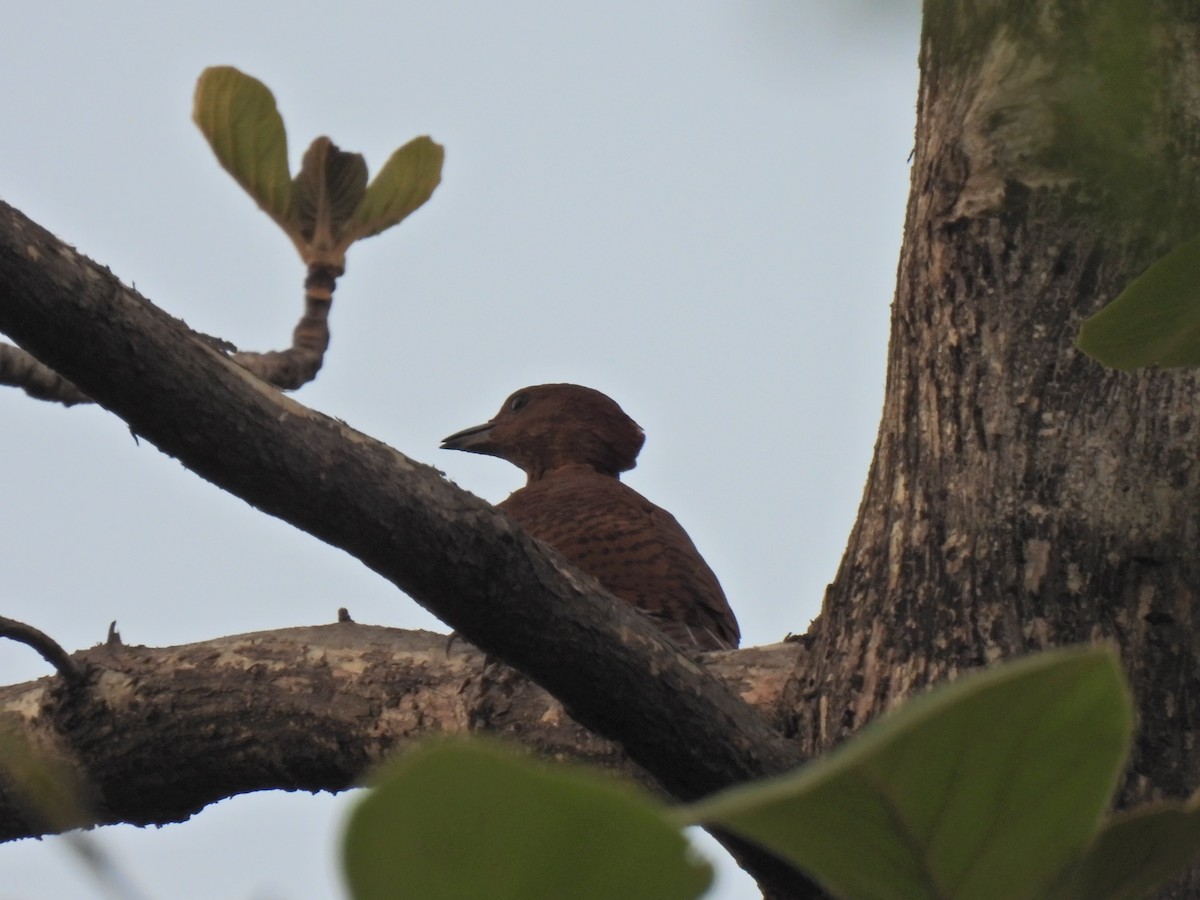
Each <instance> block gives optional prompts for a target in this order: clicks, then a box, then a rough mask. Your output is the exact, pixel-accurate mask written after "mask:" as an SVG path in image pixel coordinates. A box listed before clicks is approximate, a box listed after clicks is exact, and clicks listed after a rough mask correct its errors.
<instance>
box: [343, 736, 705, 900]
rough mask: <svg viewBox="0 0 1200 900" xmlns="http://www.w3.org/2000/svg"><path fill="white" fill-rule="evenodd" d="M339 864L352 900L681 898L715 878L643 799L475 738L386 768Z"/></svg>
mask: <svg viewBox="0 0 1200 900" xmlns="http://www.w3.org/2000/svg"><path fill="white" fill-rule="evenodd" d="M343 862H344V866H345V871H346V876H347V879H348V881H349V884H350V887H351V892H352V895H353V897H355V898H357V900H375V898H379V900H384V898H386V900H392V898H396V897H413V898H418V897H419V898H422V900H478V898H480V897H487V898H489V900H508V898H511V900H529V898H535V897H571V898H574V900H590V898H595V900H601V898H603V900H610V898H613V897H621V898H630V900H638V898H646V900H651V898H654V900H658V898H667V900H670V898H679V900H685V898H688V900H690V898H695V897H698V896H699V895H700V894H701V892H703V891H704V889H705V888H706V887H707V886H708V884H709V882H710V881H711V877H712V872H711V868H710V867H709V866H708V865H707V864H706V863H703V862H701V861H697V860H694V859H692V858H691V856H690V855H689V851H688V846H687V841H686V839H685V838H684V836H683V835H682V834H681V832H680V831H679V829H678V828H677V827H675V826H674V825H672V824H670V823H669V822H668V821H667V819H666V817H665V814H664V813H663V812H662V811H661V809H660V807H658V806H657V805H656V804H655V803H654V802H653V801H652V800H650V799H649V798H647V797H645V796H643V795H642V794H640V793H637V792H635V791H634V790H632V789H631V788H629V787H627V786H625V785H622V784H620V783H618V782H614V781H612V780H611V779H605V778H601V777H599V776H597V775H596V774H593V773H590V772H583V771H580V770H575V769H568V768H566V767H557V766H556V767H554V768H549V767H546V766H543V765H540V764H537V763H535V762H533V761H531V760H529V759H527V758H521V757H517V756H516V755H514V754H513V753H511V752H508V751H503V750H501V749H500V748H498V747H495V746H491V745H487V744H483V743H482V742H470V743H467V742H445V743H438V744H433V745H426V746H424V747H421V748H418V749H417V750H414V751H412V752H410V753H407V754H405V755H404V756H402V757H401V758H399V759H398V760H396V761H395V762H394V763H393V764H391V765H390V767H388V768H387V769H386V770H385V772H384V774H383V777H382V780H381V781H380V782H379V783H378V784H377V786H376V787H375V788H374V789H372V790H371V791H370V792H369V793H368V794H367V795H366V796H365V797H364V799H363V800H362V802H360V803H359V804H358V806H357V807H356V808H355V810H354V812H353V813H352V815H351V818H350V821H349V825H348V827H347V831H346V837H345V844H344V857H343Z"/></svg>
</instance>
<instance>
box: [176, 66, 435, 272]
mask: <svg viewBox="0 0 1200 900" xmlns="http://www.w3.org/2000/svg"><path fill="white" fill-rule="evenodd" d="M192 118H193V119H194V120H195V122H196V125H197V126H198V127H199V128H200V130H201V132H203V134H204V137H205V138H206V139H207V140H208V143H209V146H211V147H212V150H213V153H215V154H216V157H217V160H218V161H219V162H220V163H221V165H222V166H223V167H224V168H225V170H226V171H227V172H229V174H230V175H232V176H233V177H234V179H235V180H236V181H237V183H238V184H240V185H241V186H242V187H243V188H244V189H245V191H246V193H248V194H249V195H250V196H251V197H253V198H254V201H255V202H256V203H257V204H258V205H259V207H260V208H261V209H262V210H263V212H265V213H266V214H267V215H269V216H270V217H271V218H272V219H274V220H275V223H276V224H277V225H278V226H279V227H280V228H282V229H283V231H284V232H285V233H286V234H287V236H288V237H289V238H291V240H292V243H294V244H295V245H296V250H297V251H299V253H300V257H301V258H302V259H303V260H304V262H305V263H306V264H307V265H309V266H314V265H317V266H326V267H331V268H334V269H336V270H337V271H344V270H345V265H346V250H347V248H349V246H350V245H351V244H352V243H354V242H355V241H357V240H360V239H361V238H367V237H371V236H372V235H376V234H379V233H380V232H381V231H384V230H386V229H388V228H391V227H392V226H393V225H396V224H397V223H399V222H400V221H402V220H403V219H404V218H405V217H407V216H408V215H409V214H410V213H412V212H413V211H414V210H416V209H417V208H418V207H420V206H421V205H422V204H423V203H424V202H425V201H426V200H428V199H429V198H430V196H431V195H432V194H433V191H434V189H435V188H436V187H437V186H438V183H439V182H440V181H441V177H442V162H443V159H444V156H445V154H444V151H443V149H442V147H441V145H439V144H437V143H434V141H432V140H430V139H429V138H428V137H418V138H413V139H412V140H411V141H409V142H408V143H407V144H405V145H404V146H403V147H401V148H400V149H398V150H396V151H395V152H394V153H393V154H392V155H391V157H390V158H389V159H388V161H387V162H386V163H385V164H384V166H383V168H382V169H380V170H379V172H378V173H377V174H376V176H375V178H374V179H372V180H371V182H370V183H369V184H368V182H367V164H366V161H365V160H364V159H363V157H362V156H361V155H360V154H358V153H350V152H347V151H345V150H341V149H339V148H338V146H337V145H336V144H334V143H333V141H331V140H330V139H329V138H327V137H318V138H317V139H316V140H314V141H313V142H312V144H311V145H310V146H309V148H308V150H307V151H305V153H304V159H303V162H302V163H301V165H300V172H299V173H298V174H297V175H296V176H295V177H294V178H293V177H292V176H291V175H290V173H289V171H288V147H287V132H286V130H285V129H284V125H283V118H282V117H281V116H280V114H279V110H278V108H277V107H276V105H275V97H274V96H273V95H272V94H271V91H270V90H269V89H268V88H267V87H266V85H264V84H263V83H262V82H260V81H258V80H257V79H255V78H252V77H250V76H249V75H246V74H244V73H242V72H240V71H238V70H237V69H235V68H233V67H232V66H213V67H211V68H208V69H205V70H204V72H203V73H202V74H201V75H200V79H199V81H198V82H197V84H196V95H195V104H194V108H193V113H192Z"/></svg>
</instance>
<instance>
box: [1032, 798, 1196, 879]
mask: <svg viewBox="0 0 1200 900" xmlns="http://www.w3.org/2000/svg"><path fill="white" fill-rule="evenodd" d="M1197 856H1200V808H1198V803H1197V798H1196V797H1193V798H1192V799H1191V800H1189V801H1188V802H1187V803H1186V804H1185V803H1163V804H1157V805H1155V806H1151V807H1145V808H1143V809H1138V810H1134V811H1132V812H1127V813H1121V814H1119V815H1117V816H1114V817H1113V818H1112V820H1111V821H1109V822H1108V823H1107V824H1106V825H1105V826H1104V830H1103V831H1101V832H1100V835H1099V836H1098V837H1097V839H1096V841H1095V843H1093V844H1092V846H1091V847H1089V848H1088V851H1087V855H1086V856H1085V857H1084V859H1083V862H1082V863H1081V865H1080V867H1079V869H1078V870H1077V871H1076V872H1075V873H1074V877H1073V879H1072V880H1071V883H1070V885H1069V886H1066V887H1060V888H1058V889H1056V890H1055V891H1054V892H1053V895H1052V897H1053V900H1135V898H1138V897H1145V896H1147V895H1148V894H1150V893H1151V892H1152V891H1154V890H1156V889H1157V888H1160V887H1162V886H1163V885H1164V884H1166V883H1167V882H1168V881H1170V880H1171V879H1172V878H1174V877H1175V876H1177V875H1180V874H1182V873H1183V871H1184V870H1185V869H1186V868H1187V867H1188V866H1190V865H1191V864H1192V863H1194V862H1195V861H1196V857H1197Z"/></svg>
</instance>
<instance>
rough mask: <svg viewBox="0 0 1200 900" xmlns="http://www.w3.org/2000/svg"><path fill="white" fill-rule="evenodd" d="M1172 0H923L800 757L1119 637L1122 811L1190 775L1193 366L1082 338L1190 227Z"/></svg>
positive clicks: (1184, 84) (1191, 191) (1198, 578)
mask: <svg viewBox="0 0 1200 900" xmlns="http://www.w3.org/2000/svg"><path fill="white" fill-rule="evenodd" d="M1182 6H1183V5H1182V4H1174V3H1166V2H1162V3H1151V2H1147V0H1138V3H1137V4H1136V8H1135V6H1134V5H1127V4H1125V3H1124V2H1122V0H1113V2H1104V3H1080V2H1061V3H1056V2H1043V3H1037V4H1030V3H1021V4H1018V3H999V2H985V3H970V4H959V3H953V2H941V0H937V2H933V0H930V2H927V3H926V9H925V17H926V21H925V23H924V30H923V36H922V49H921V88H920V97H919V106H918V123H917V139H916V147H915V151H914V159H913V170H912V193H911V196H910V199H909V206H908V221H907V225H906V232H905V241H904V247H903V250H902V255H901V260H900V268H899V278H898V285H897V291H896V297H895V303H894V306H893V310H892V334H891V345H890V350H889V357H888V368H887V373H888V375H887V388H886V397H885V402H884V410H883V419H882V422H881V425H880V430H879V438H878V442H877V444H876V449H875V457H874V461H873V463H872V466H871V471H870V475H869V478H868V482H867V485H866V488H865V492H864V496H863V501H862V507H861V509H860V512H859V519H858V522H857V524H856V526H855V528H854V530H853V533H852V534H851V537H850V541H849V545H848V547H847V550H846V553H845V556H844V558H843V560H842V564H841V567H840V570H839V572H838V574H837V577H836V580H835V581H834V583H833V584H832V585H831V586H830V587H829V590H828V592H827V594H826V597H825V601H824V607H823V610H822V612H821V615H820V616H819V618H818V619H817V620H816V621H815V623H814V625H813V627H812V629H811V631H810V633H809V635H808V644H809V647H810V651H811V652H810V653H809V654H808V655H807V656H806V657H804V658H803V659H802V660H801V665H800V669H799V670H798V676H799V677H798V678H797V680H796V682H795V683H794V684H793V685H792V690H793V691H794V694H793V708H794V709H795V711H796V716H797V718H796V723H795V724H796V728H797V732H798V735H799V739H800V741H801V744H802V746H803V747H804V749H805V751H806V753H808V754H815V753H819V752H822V751H825V750H827V749H829V748H830V747H831V746H833V745H835V744H836V743H838V742H839V741H840V740H842V739H843V738H845V737H846V736H847V735H848V734H849V733H850V732H852V731H854V730H857V729H858V728H860V727H861V726H862V725H863V724H864V723H865V722H866V721H867V720H869V719H871V718H873V717H874V716H876V715H878V714H879V713H881V712H883V711H885V710H887V709H890V708H892V707H894V706H896V705H898V704H899V703H900V702H901V701H903V700H904V699H905V698H906V697H908V696H909V695H910V694H912V693H913V692H915V691H918V690H920V689H921V688H923V687H924V686H925V685H927V684H929V683H931V682H935V681H939V680H942V679H945V678H948V677H953V676H955V675H956V674H958V673H959V672H962V671H963V670H966V669H970V668H975V667H978V666H981V665H984V664H986V663H988V662H991V661H993V660H996V659H1000V658H1007V657H1013V656H1017V655H1020V654H1023V653H1028V652H1031V651H1034V650H1038V649H1041V648H1045V647H1050V646H1057V645H1063V644H1072V643H1078V642H1089V641H1112V642H1114V643H1115V644H1116V645H1118V646H1119V648H1120V650H1121V653H1122V656H1123V659H1124V661H1125V665H1126V667H1127V670H1128V673H1129V676H1130V679H1131V681H1132V683H1133V688H1134V693H1135V695H1136V702H1137V708H1138V712H1139V725H1138V733H1137V738H1136V744H1135V747H1134V750H1133V754H1132V757H1131V759H1130V763H1129V768H1128V770H1127V774H1126V776H1125V779H1124V781H1123V784H1122V787H1121V789H1120V796H1119V802H1120V803H1121V804H1122V805H1128V804H1133V803H1137V802H1142V801H1145V800H1149V799H1152V798H1156V797H1167V796H1170V797H1182V796H1186V795H1188V794H1190V793H1191V792H1192V791H1193V790H1194V789H1195V788H1196V787H1197V786H1198V785H1200V771H1198V770H1200V756H1198V754H1197V750H1196V747H1197V721H1198V720H1200V690H1197V687H1198V686H1200V685H1198V682H1197V678H1198V676H1200V660H1198V658H1197V650H1198V648H1200V633H1198V631H1197V622H1196V621H1195V617H1194V616H1193V607H1194V605H1195V602H1196V588H1197V586H1200V558H1198V557H1197V555H1196V552H1195V551H1196V546H1197V535H1198V534H1200V505H1198V504H1197V494H1198V489H1200V466H1197V448H1196V436H1197V434H1198V433H1200V422H1198V421H1197V398H1198V397H1200V391H1198V388H1200V379H1198V377H1197V375H1196V374H1195V373H1193V372H1191V371H1181V370H1175V371H1143V372H1138V373H1116V372H1113V371H1109V370H1106V369H1104V368H1102V367H1101V366H1100V365H1099V364H1097V363H1096V362H1094V361H1092V360H1091V359H1089V358H1088V357H1086V356H1084V355H1083V354H1082V353H1081V352H1080V351H1078V350H1076V349H1075V347H1074V345H1073V344H1074V340H1075V337H1076V334H1077V332H1078V329H1079V325H1080V322H1081V321H1082V319H1083V318H1085V317H1086V316H1088V315H1090V314H1091V313H1094V312H1095V311H1096V310H1098V309H1099V308H1101V307H1102V306H1103V305H1104V304H1105V303H1107V302H1108V301H1110V300H1112V299H1113V298H1114V297H1115V296H1116V295H1117V294H1118V293H1119V292H1120V291H1121V289H1122V288H1123V287H1124V286H1125V285H1126V284H1127V283H1128V282H1129V281H1131V280H1132V279H1133V278H1134V277H1135V276H1137V275H1138V274H1139V273H1140V272H1141V271H1142V270H1144V269H1145V267H1146V266H1147V265H1148V264H1150V263H1151V262H1152V261H1153V260H1154V259H1156V258H1157V257H1158V256H1160V255H1162V254H1164V253H1165V252H1166V251H1167V250H1169V249H1170V248H1171V247H1172V246H1173V245H1174V244H1175V243H1177V242H1178V241H1180V240H1181V239H1183V238H1186V237H1190V236H1191V234H1192V233H1194V231H1195V229H1196V225H1197V222H1198V221H1200V217H1198V216H1197V200H1198V199H1200V191H1197V187H1196V172H1195V165H1194V158H1192V157H1191V156H1190V155H1189V150H1190V149H1191V148H1194V147H1195V146H1196V145H1197V143H1198V142H1200V127H1198V125H1197V120H1196V117H1195V116H1196V108H1195V102H1194V98H1195V96H1196V95H1197V91H1198V90H1200V62H1198V59H1197V49H1198V48H1200V40H1198V39H1197V29H1196V18H1195V14H1194V7H1189V8H1191V9H1192V12H1191V13H1190V14H1188V15H1186V16H1185V15H1184V14H1183V13H1182V12H1178V11H1176V10H1177V8H1178V9H1182ZM1121 53H1124V54H1127V55H1128V56H1129V58H1128V59H1125V60H1118V62H1117V63H1113V62H1112V59H1111V57H1112V56H1113V55H1119V54H1121ZM1089 113H1100V115H1095V116H1092V117H1089V115H1088V114H1089ZM1081 120H1083V121H1082V122H1081ZM1081 739H1084V740H1086V735H1081ZM1197 883H1200V882H1197ZM1189 884H1192V882H1189ZM1178 891H1179V892H1177V893H1171V894H1167V895H1166V896H1196V895H1197V894H1196V893H1195V892H1194V891H1189V888H1188V887H1185V886H1181V887H1179V888H1178Z"/></svg>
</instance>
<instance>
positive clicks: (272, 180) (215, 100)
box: [192, 66, 292, 233]
mask: <svg viewBox="0 0 1200 900" xmlns="http://www.w3.org/2000/svg"><path fill="white" fill-rule="evenodd" d="M192 118H193V120H194V121H195V122H196V125H197V126H198V127H199V128H200V131H201V132H203V134H204V137H205V138H206V139H207V140H208V143H209V146H210V147H212V150H213V153H215V154H216V156H217V160H218V161H219V162H220V163H221V165H222V166H223V167H224V168H225V171H227V172H228V173H229V174H230V175H232V176H233V177H234V179H235V180H236V181H237V183H238V184H240V185H241V186H242V187H243V188H244V189H245V190H246V193H248V194H249V195H250V196H251V197H253V198H254V202H256V203H257V204H258V205H259V206H260V207H261V208H262V209H263V211H264V212H266V213H267V215H269V216H270V217H271V218H272V219H274V220H275V221H276V222H278V223H279V225H280V226H282V227H283V229H284V230H285V231H288V232H289V233H290V232H291V228H290V225H289V221H288V206H289V201H290V197H291V189H292V185H291V178H290V176H289V175H288V162H287V133H286V132H285V131H284V128H283V119H282V118H280V115H279V110H278V109H276V107H275V98H274V96H272V94H271V92H270V91H269V90H268V89H267V87H266V85H264V84H263V83H262V82H261V81H258V80H257V79H255V78H251V77H250V76H249V75H245V74H243V73H242V72H239V71H238V70H237V69H235V68H233V67H232V66H213V67H211V68H208V69H205V70H204V71H203V72H201V73H200V79H199V81H197V82H196V96H195V105H194V107H193V110H192Z"/></svg>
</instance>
